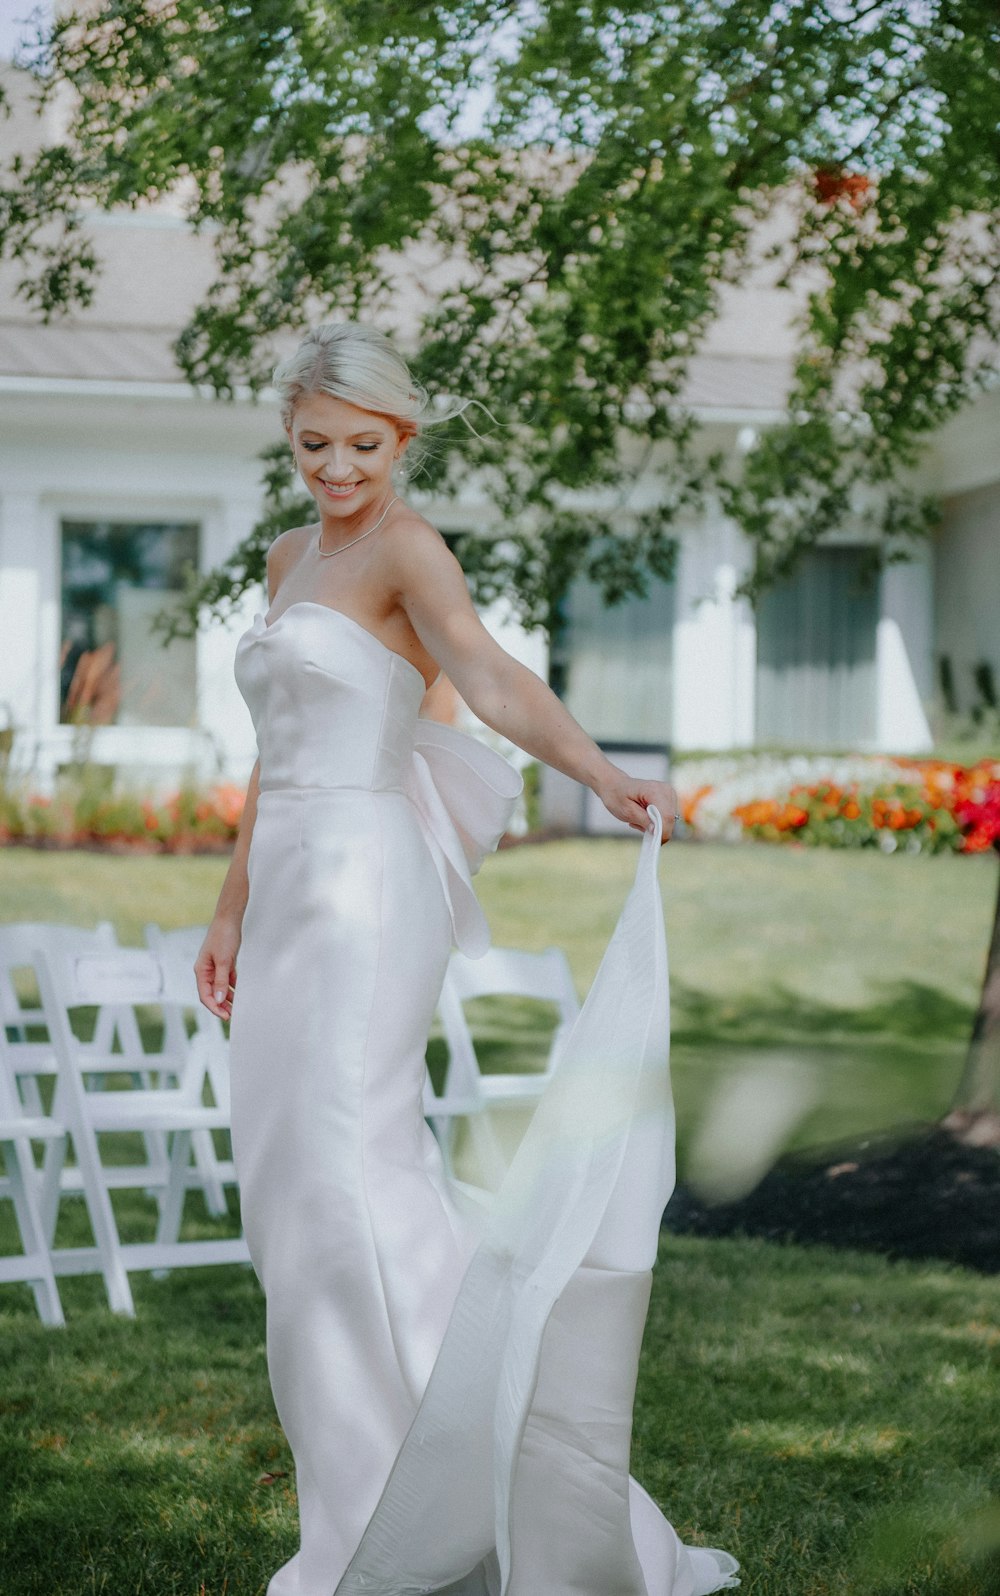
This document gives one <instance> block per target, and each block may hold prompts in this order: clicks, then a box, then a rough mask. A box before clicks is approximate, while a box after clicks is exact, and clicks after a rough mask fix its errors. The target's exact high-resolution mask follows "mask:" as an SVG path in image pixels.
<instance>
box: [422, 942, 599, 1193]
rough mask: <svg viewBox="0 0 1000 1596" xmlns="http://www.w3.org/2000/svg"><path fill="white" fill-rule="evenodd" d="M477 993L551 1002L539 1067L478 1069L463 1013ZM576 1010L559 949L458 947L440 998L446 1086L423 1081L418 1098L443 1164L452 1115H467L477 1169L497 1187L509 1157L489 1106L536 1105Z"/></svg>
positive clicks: (449, 1149)
mask: <svg viewBox="0 0 1000 1596" xmlns="http://www.w3.org/2000/svg"><path fill="white" fill-rule="evenodd" d="M480 997H510V998H515V999H521V998H532V999H535V1000H536V1001H539V1002H543V1003H546V1004H551V1005H552V1006H553V1008H554V1009H555V1013H556V1024H555V1029H554V1031H553V1034H552V1037H551V1040H550V1043H549V1049H548V1054H547V1056H546V1059H545V1063H544V1066H543V1068H542V1069H540V1070H532V1071H526V1072H524V1073H521V1074H516V1073H514V1072H502V1073H501V1072H489V1071H485V1070H483V1069H482V1068H481V1066H480V1061H479V1058H478V1056H477V1053H476V1047H475V1043H474V1042H473V1038H472V1032H471V1030H470V1028H469V1022H468V1019H467V1016H466V1012H465V1004H466V1003H467V1002H469V1001H470V1000H472V999H474V998H480ZM579 1012H580V1001H579V998H578V997H577V995H576V988H575V986H574V985H573V976H572V973H571V971H570V967H569V962H568V960H567V958H566V955H565V953H563V951H562V949H561V948H546V949H545V951H544V952H543V953H527V952H525V951H523V950H522V949H520V948H496V947H494V948H490V949H489V950H488V952H487V953H486V954H485V955H484V956H483V957H482V958H481V959H469V958H467V957H466V956H465V955H464V954H462V953H457V952H456V953H453V954H452V955H451V958H450V959H449V961H448V968H447V971H446V973H445V978H444V984H443V986H442V990H441V997H440V1001H439V1003H438V1017H439V1019H440V1022H441V1029H442V1031H443V1033H444V1038H445V1042H446V1044H447V1048H448V1067H447V1072H446V1074H445V1081H444V1089H443V1091H442V1092H441V1093H440V1094H435V1093H434V1091H433V1089H432V1088H431V1087H430V1084H429V1083H428V1087H427V1090H426V1092H425V1098H424V1112H425V1114H426V1116H427V1118H428V1119H429V1120H430V1122H431V1125H432V1126H433V1128H434V1132H435V1134H436V1135H437V1137H438V1141H439V1143H440V1144H441V1148H442V1154H443V1156H444V1159H445V1164H446V1166H447V1167H448V1168H449V1169H451V1168H452V1162H453V1154H454V1141H455V1120H456V1119H458V1118H460V1117H463V1116H465V1117H467V1119H468V1127H469V1136H470V1139H471V1141H472V1146H473V1150H474V1153H475V1156H476V1159H477V1161H478V1163H479V1166H480V1170H481V1172H482V1174H483V1176H484V1177H485V1179H486V1181H487V1183H488V1184H489V1185H491V1186H496V1185H497V1184H499V1181H500V1180H501V1179H502V1177H503V1174H504V1172H505V1170H506V1167H507V1162H508V1160H507V1156H506V1155H505V1153H504V1151H503V1146H502V1144H501V1141H500V1138H499V1136H498V1135H497V1130H496V1126H495V1124H494V1122H493V1120H492V1119H491V1116H490V1112H489V1111H490V1110H492V1109H494V1108H496V1109H510V1108H530V1107H532V1106H533V1105H534V1104H535V1103H537V1101H538V1098H539V1097H540V1096H541V1094H542V1093H543V1092H544V1090H545V1088H546V1086H547V1085H548V1083H549V1081H550V1080H551V1078H552V1074H553V1071H554V1070H555V1069H556V1067H557V1065H558V1062H559V1054H560V1051H561V1049H562V1046H563V1043H564V1042H565V1039H566V1037H567V1036H568V1034H569V1031H570V1030H571V1028H572V1026H573V1023H574V1021H575V1020H576V1016H577V1014H578V1013H579ZM466 1104H469V1105H472V1106H470V1107H466V1106H464V1105H466Z"/></svg>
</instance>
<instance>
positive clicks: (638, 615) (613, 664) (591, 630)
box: [552, 577, 674, 744]
mask: <svg viewBox="0 0 1000 1596" xmlns="http://www.w3.org/2000/svg"><path fill="white" fill-rule="evenodd" d="M553 645H554V646H553V650H552V654H553V660H552V663H553V670H552V681H553V686H554V687H556V689H557V690H558V691H559V692H560V694H561V696H562V698H563V699H564V701H565V703H566V707H567V708H568V709H569V711H570V713H571V714H572V715H575V717H576V719H577V720H578V721H579V722H580V724H581V725H582V726H584V727H585V728H586V730H587V731H588V732H589V733H590V735H591V736H592V737H594V738H597V739H598V740H599V741H618V742H631V741H635V742H641V743H657V744H662V743H668V742H669V741H670V734H671V705H672V697H673V691H672V685H671V684H672V676H673V651H674V589H673V585H672V583H668V582H661V581H657V580H656V579H655V578H652V577H651V578H650V580H649V591H648V593H647V595H646V597H645V598H629V599H625V600H624V602H623V603H621V604H615V605H608V604H606V603H605V602H604V599H603V597H602V595H601V592H600V589H599V588H597V587H595V586H594V585H593V584H592V583H591V582H587V581H583V580H581V581H578V582H575V583H574V584H573V587H572V588H571V590H570V593H569V596H568V599H567V601H566V605H565V609H564V624H563V627H562V628H561V631H560V636H559V637H558V638H557V639H554V640H553Z"/></svg>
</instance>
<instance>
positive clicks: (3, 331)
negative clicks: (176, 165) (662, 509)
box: [0, 64, 794, 417]
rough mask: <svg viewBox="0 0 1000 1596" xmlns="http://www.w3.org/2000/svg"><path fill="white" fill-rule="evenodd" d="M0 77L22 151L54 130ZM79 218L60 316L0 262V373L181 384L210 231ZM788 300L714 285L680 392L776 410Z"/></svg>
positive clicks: (211, 265) (37, 378)
mask: <svg viewBox="0 0 1000 1596" xmlns="http://www.w3.org/2000/svg"><path fill="white" fill-rule="evenodd" d="M0 81H2V86H3V89H4V91H5V93H6V94H7V96H8V98H9V101H10V106H11V112H12V114H11V116H10V118H9V119H8V121H7V123H6V124H5V143H7V145H8V147H9V148H11V149H14V148H17V149H20V150H23V151H25V152H28V151H30V150H31V149H33V148H38V147H39V146H40V145H41V144H43V143H44V142H45V141H46V139H47V138H51V137H54V136H55V135H56V133H57V131H58V129H57V128H56V127H55V126H54V125H53V124H52V117H53V116H54V115H55V113H54V112H50V113H49V115H48V119H46V118H42V119H39V118H38V117H37V116H36V115H35V114H34V110H33V104H32V93H33V84H32V80H31V79H30V77H29V76H28V74H26V73H22V72H18V71H16V70H15V69H13V68H11V67H10V66H8V65H5V64H0ZM85 229H86V232H87V234H88V237H89V239H90V241H91V242H92V244H93V246H94V248H95V251H96V253H97V255H98V257H99V259H100V262H101V270H100V273H99V275H98V277H97V279H96V283H95V291H94V296H93V299H92V302H91V303H90V305H88V306H86V307H84V308H81V309H79V310H77V311H74V313H73V315H72V316H70V317H65V318H59V319H57V320H54V321H52V322H50V323H49V324H47V325H46V324H43V323H41V322H40V321H39V320H38V319H37V317H36V316H34V315H33V313H32V309H31V306H30V305H29V304H28V303H27V302H26V301H25V299H24V298H23V296H22V295H20V294H19V292H18V281H19V278H20V276H21V275H22V270H21V268H20V266H19V265H18V264H16V263H13V262H6V263H3V264H0V378H3V379H8V380H10V379H14V380H22V381H24V382H25V383H28V384H31V385H32V386H35V385H38V386H44V384H46V383H48V382H60V381H62V382H65V381H67V380H71V381H75V382H101V383H107V382H116V383H145V384H150V383H156V384H171V385H174V384H176V385H177V388H178V392H181V391H184V390H185V389H186V384H185V382H184V379H183V377H182V375H181V373H180V371H179V370H178V367H177V364H176V361H175V359H174V355H173V350H172V345H173V343H174V340H175V339H176V337H177V335H178V333H179V332H180V331H181V329H182V328H183V327H184V326H185V324H186V323H187V321H188V319H189V317H190V315H191V312H192V310H193V309H194V307H195V306H196V305H197V304H199V303H200V302H201V301H202V300H203V298H204V296H205V294H206V293H207V291H208V288H209V286H210V285H211V283H212V282H213V280H214V279H215V276H216V270H217V268H216V260H215V252H214V249H213V239H212V236H211V234H210V232H208V231H207V230H206V231H203V232H201V233H195V232H194V231H193V230H192V228H191V227H190V226H189V225H188V223H187V221H186V219H185V216H184V210H183V203H182V198H181V197H180V196H171V197H170V198H169V199H168V200H166V201H164V202H161V203H158V204H156V205H149V206H145V207H141V208H139V209H137V210H134V211H131V210H127V211H126V210H123V211H116V212H110V213H109V212H105V211H100V210H94V211H92V212H90V213H89V214H88V215H87V216H86V217H85ZM438 264H439V265H440V266H445V265H446V263H440V262H439V263H438ZM435 275H436V274H435V273H434V271H433V262H431V261H429V260H424V259H423V257H422V256H421V254H420V252H419V250H416V251H414V253H413V256H412V258H409V257H408V258H407V260H406V261H404V262H403V263H402V269H401V272H400V276H399V281H398V289H399V292H400V294H401V295H402V296H403V297H404V298H406V297H408V296H409V295H410V294H411V293H413V292H414V291H415V289H416V285H417V282H418V280H419V282H421V283H423V284H424V285H425V286H426V284H427V283H428V281H429V280H430V279H431V278H432V277H433V276H435ZM793 309H794V296H793V295H790V294H789V293H787V292H785V291H779V290H776V289H775V288H773V286H769V284H768V282H767V281H766V280H765V279H764V278H763V277H762V275H761V274H760V273H758V274H756V276H755V277H752V278H751V279H749V280H748V281H747V282H746V283H745V284H741V285H740V287H739V288H735V289H726V290H725V291H724V293H723V295H722V303H721V313H720V316H719V318H718V319H717V321H716V323H715V324H714V326H713V327H712V328H711V329H710V332H709V336H708V339H707V341H706V344H705V345H704V347H703V349H702V351H701V353H699V354H698V355H697V356H696V357H695V358H694V359H693V360H692V362H691V365H690V368H689V381H688V385H687V391H686V393H685V399H686V401H687V403H689V404H690V405H691V406H692V407H693V408H694V409H695V410H697V411H699V412H708V413H710V414H715V415H717V416H719V417H721V416H723V415H724V414H726V413H732V414H734V415H743V414H744V413H752V414H754V415H757V414H760V415H761V416H763V414H765V413H772V414H773V413H775V412H779V411H780V410H781V408H782V405H783V403H784V400H785V395H786V393H787V389H788V383H789V363H790V355H791V350H792V339H791V334H790V321H791V313H792V311H793Z"/></svg>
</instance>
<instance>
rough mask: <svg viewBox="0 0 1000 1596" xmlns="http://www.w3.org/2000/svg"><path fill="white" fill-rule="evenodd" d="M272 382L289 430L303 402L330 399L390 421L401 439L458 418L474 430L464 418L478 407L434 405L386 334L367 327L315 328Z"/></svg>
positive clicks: (442, 399) (334, 324)
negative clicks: (319, 397) (322, 397)
mask: <svg viewBox="0 0 1000 1596" xmlns="http://www.w3.org/2000/svg"><path fill="white" fill-rule="evenodd" d="M271 380H272V383H273V386H274V388H275V389H276V390H277V393H278V397H279V399H280V401H281V419H282V421H283V422H284V424H285V426H286V427H287V426H289V425H290V424H291V420H292V416H293V415H294V413H295V407H296V405H297V404H298V403H299V400H300V399H304V398H305V397H306V395H307V394H315V393H325V394H329V395H330V397H331V398H332V399H344V400H346V402H347V403H348V404H352V405H357V407H358V409H359V410H371V411H374V412H375V413H376V414H378V415H381V416H385V417H386V418H387V419H389V420H391V421H394V422H395V423H396V426H397V428H398V430H399V432H400V433H401V434H403V435H407V434H408V435H409V436H411V437H412V436H413V435H414V434H415V433H418V432H419V431H420V430H421V428H422V427H426V426H436V425H437V424H438V423H440V422H442V421H451V420H453V419H454V418H455V417H456V416H462V418H463V420H465V423H466V426H468V427H470V428H471V430H473V431H474V430H475V429H474V428H472V424H471V422H469V421H468V419H467V418H466V417H465V414H464V413H465V410H466V409H467V408H468V406H469V405H470V404H473V403H476V402H477V401H475V400H469V399H456V398H453V397H451V396H450V395H441V396H439V397H438V398H437V399H436V400H432V399H431V398H430V395H429V394H428V393H427V390H426V388H423V387H421V385H420V383H419V382H417V381H416V379H415V378H414V377H412V376H411V374H410V369H409V367H408V366H407V364H406V361H405V360H404V359H403V357H402V355H401V354H399V352H398V351H397V350H396V349H395V348H394V347H393V345H392V344H391V343H390V342H389V339H388V338H387V337H386V336H385V334H384V333H381V332H378V331H377V330H376V328H374V327H367V326H365V325H364V324H363V323H362V322H357V321H326V322H323V323H322V325H321V326H319V327H314V328H313V329H312V331H311V332H308V333H306V336H305V337H304V338H303V340H302V342H301V343H300V344H299V347H298V348H297V349H296V350H295V352H294V354H292V355H290V356H289V357H288V359H287V360H283V361H282V362H281V364H280V365H278V366H275V368H274V376H273V377H272V379H271ZM428 411H430V413H429V414H428Z"/></svg>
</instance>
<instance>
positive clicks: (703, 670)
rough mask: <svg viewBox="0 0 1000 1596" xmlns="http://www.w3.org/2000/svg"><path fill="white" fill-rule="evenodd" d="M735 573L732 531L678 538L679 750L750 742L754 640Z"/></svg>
mask: <svg viewBox="0 0 1000 1596" xmlns="http://www.w3.org/2000/svg"><path fill="white" fill-rule="evenodd" d="M741 567H742V559H741V557H740V549H739V545H738V539H737V536H736V533H735V531H734V530H733V529H732V528H730V527H728V526H726V525H725V524H724V523H717V524H715V525H710V526H706V527H703V528H701V529H698V530H696V531H692V532H690V533H688V534H687V535H685V536H684V537H683V538H682V541H681V547H680V553H679V556H678V569H677V586H676V618H675V621H674V715H673V725H674V734H673V743H674V747H675V748H676V749H678V750H682V749H687V748H713V749H714V748H720V749H721V748H733V747H738V746H741V745H744V744H747V743H750V742H752V741H753V716H754V662H755V656H756V642H755V633H754V626H753V617H752V612H751V611H750V608H749V606H748V605H747V603H746V601H745V600H743V599H737V598H736V597H735V596H734V595H735V590H736V587H737V585H738V583H739V580H740V575H741Z"/></svg>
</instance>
